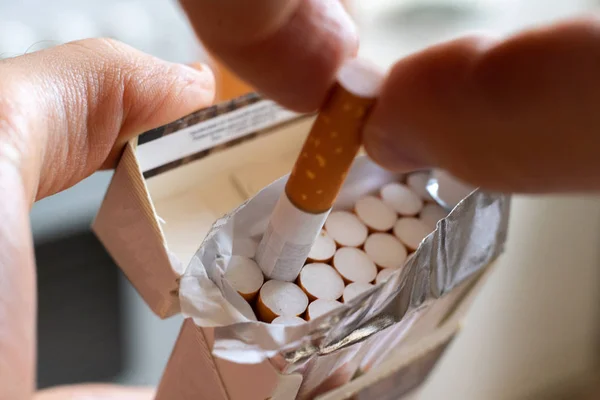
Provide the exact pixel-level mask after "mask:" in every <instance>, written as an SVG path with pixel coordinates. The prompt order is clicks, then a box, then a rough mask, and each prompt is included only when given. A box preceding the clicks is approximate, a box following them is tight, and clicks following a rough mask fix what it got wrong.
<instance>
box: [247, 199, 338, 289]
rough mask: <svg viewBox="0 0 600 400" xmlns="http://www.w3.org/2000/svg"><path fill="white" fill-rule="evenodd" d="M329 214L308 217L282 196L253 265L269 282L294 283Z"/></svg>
mask: <svg viewBox="0 0 600 400" xmlns="http://www.w3.org/2000/svg"><path fill="white" fill-rule="evenodd" d="M328 214H329V212H324V213H321V214H309V213H305V212H304V211H301V210H299V209H297V208H296V207H295V206H294V205H293V204H292V203H290V201H289V199H288V198H287V196H285V194H284V195H283V196H281V197H280V198H279V201H278V202H277V205H276V206H275V209H274V210H273V213H272V214H271V219H270V221H269V225H268V226H267V230H266V232H265V233H264V235H263V238H262V241H261V242H260V245H259V246H258V249H257V250H256V262H257V263H258V265H259V266H260V268H261V269H262V271H263V272H264V274H265V276H267V277H268V278H270V279H275V280H279V281H288V282H292V281H294V280H296V278H297V277H298V274H299V273H300V270H301V269H302V266H303V265H304V262H305V261H306V258H307V256H308V254H309V253H310V249H311V248H312V246H313V243H314V242H315V240H316V239H317V236H318V235H319V232H320V231H321V229H322V228H323V224H324V222H325V220H326V218H327V215H328Z"/></svg>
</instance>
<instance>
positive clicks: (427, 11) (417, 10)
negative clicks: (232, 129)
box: [0, 0, 600, 387]
mask: <svg viewBox="0 0 600 400" xmlns="http://www.w3.org/2000/svg"><path fill="white" fill-rule="evenodd" d="M345 3H347V5H348V8H349V9H350V10H351V12H352V14H353V16H354V18H355V20H356V21H357V24H358V26H359V29H360V30H361V35H362V36H361V37H362V45H361V46H362V47H361V53H362V54H363V55H364V56H367V57H369V58H371V59H373V60H374V61H376V62H377V63H379V64H381V65H382V66H385V67H387V66H389V65H391V64H392V63H393V62H394V60H397V59H398V58H399V57H402V56H404V55H407V54H410V53H411V52H414V51H417V50H419V49H420V48H423V47H424V46H427V45H430V44H433V43H436V42H439V41H442V40H446V39H449V38H452V37H455V36H459V35H462V34H465V33H472V32H476V31H490V32H493V33H496V34H500V35H505V34H510V33H511V32H514V31H517V30H520V29H523V28H525V27H527V26H531V25H535V24H540V23H545V22H550V21H553V20H556V19H559V18H562V17H566V16H570V15H575V14H578V13H584V12H586V11H590V10H593V9H595V8H598V7H600V1H598V0H349V1H346V2H345ZM100 36H102V37H112V38H116V39H118V40H121V41H123V42H126V43H128V44H130V45H132V46H134V47H136V48H139V49H140V50H143V51H145V52H148V53H151V54H153V55H156V56H158V57H161V58H164V59H167V60H170V61H176V62H185V63H189V62H194V61H208V60H209V58H208V55H207V54H206V53H205V52H204V51H203V49H202V47H201V46H200V44H199V43H198V41H197V40H196V38H195V36H194V34H193V31H192V29H191V28H190V26H189V24H188V22H187V20H186V18H185V16H184V15H183V13H182V12H181V10H180V9H179V7H178V5H177V4H176V2H175V1H172V0H102V1H100V0H0V58H7V57H14V56H17V55H19V54H23V53H26V52H32V51H36V50H40V49H43V48H48V47H51V46H55V45H58V44H60V43H64V42H68V41H71V40H76V39H82V38H87V37H100ZM219 76H220V77H221V78H222V79H223V81H222V82H221V83H222V86H221V93H220V95H219V98H221V99H225V98H227V97H230V96H232V95H235V94H240V93H239V92H243V91H245V90H247V89H248V88H247V87H245V86H243V85H242V86H239V85H238V83H236V82H235V81H234V79H235V78H232V77H231V76H230V75H228V74H227V72H226V71H224V70H220V75H219ZM232 82H233V83H232ZM227 85H230V86H231V87H234V89H231V90H229V91H228V89H227ZM110 178H111V173H110V172H102V173H97V174H95V175H93V176H92V177H90V178H88V179H86V180H85V181H83V182H82V183H80V184H79V185H77V186H76V187H74V188H72V189H70V190H68V191H66V192H64V193H61V194H58V195H56V196H53V197H51V198H48V199H45V200H43V201H40V202H39V203H37V204H36V205H35V206H34V207H33V210H32V212H31V224H32V229H33V233H34V239H35V245H36V257H37V263H38V277H39V278H38V280H39V291H40V294H39V328H38V329H39V332H38V337H39V370H38V384H39V386H40V387H47V386H50V385H56V384H64V383H75V382H82V381H116V382H122V383H127V384H150V385H155V384H156V383H158V381H159V379H160V376H161V373H162V370H163V368H164V366H165V363H166V361H167V359H168V357H169V354H170V351H171V348H172V346H173V344H174V341H175V339H176V336H177V333H178V331H179V327H180V324H181V318H180V317H173V318H170V319H168V320H166V321H160V320H159V319H158V318H157V317H155V316H154V315H153V314H152V313H151V312H150V311H149V310H148V309H147V307H146V306H145V305H144V303H143V302H142V301H141V299H140V298H139V296H138V295H137V293H135V291H134V290H133V289H132V287H131V286H130V285H129V283H128V282H127V280H126V279H125V278H124V277H123V276H122V275H121V274H120V272H119V271H118V268H117V267H116V266H115V265H114V264H113V263H112V261H111V259H110V257H109V256H108V255H107V254H106V253H105V251H104V250H103V248H102V247H101V245H100V244H99V243H98V241H97V240H96V239H95V237H94V236H93V235H92V234H91V233H90V230H89V226H90V224H91V221H92V219H93V218H94V215H95V213H96V211H97V209H98V207H99V205H100V203H101V201H102V198H103V195H104V192H105V190H106V188H107V186H108V183H109V181H110Z"/></svg>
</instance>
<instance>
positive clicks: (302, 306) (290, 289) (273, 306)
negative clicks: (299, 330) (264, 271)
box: [256, 280, 308, 322]
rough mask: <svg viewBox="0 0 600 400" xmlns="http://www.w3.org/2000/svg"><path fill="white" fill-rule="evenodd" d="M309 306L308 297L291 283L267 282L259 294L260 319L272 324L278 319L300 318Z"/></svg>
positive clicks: (258, 309) (258, 310)
mask: <svg viewBox="0 0 600 400" xmlns="http://www.w3.org/2000/svg"><path fill="white" fill-rule="evenodd" d="M307 306H308V297H306V294H305V293H304V292H303V291H302V289H300V288H299V287H298V286H296V285H295V284H293V283H291V282H283V281H275V280H271V281H267V282H265V284H264V285H263V286H262V288H261V289H260V292H259V293H258V301H257V304H256V308H257V312H258V318H260V320H261V321H263V322H272V321H273V320H274V319H275V318H277V317H298V316H300V315H301V314H302V313H304V311H306V307H307Z"/></svg>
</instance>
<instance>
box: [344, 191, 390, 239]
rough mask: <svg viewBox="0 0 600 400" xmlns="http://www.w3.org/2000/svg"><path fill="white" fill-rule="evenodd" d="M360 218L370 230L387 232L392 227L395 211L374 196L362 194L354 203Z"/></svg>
mask: <svg viewBox="0 0 600 400" xmlns="http://www.w3.org/2000/svg"><path fill="white" fill-rule="evenodd" d="M354 211H355V212H356V215H357V216H358V218H360V220H361V221H362V222H363V223H364V224H365V225H366V226H367V227H368V228H369V229H371V230H372V231H375V232H387V231H389V230H391V229H392V228H393V227H394V224H395V223H396V219H398V217H397V215H396V211H394V210H393V209H392V208H391V207H390V206H388V205H387V204H385V203H384V202H383V200H381V199H379V198H377V197H375V196H364V197H362V198H360V199H358V201H357V202H356V204H355V205H354Z"/></svg>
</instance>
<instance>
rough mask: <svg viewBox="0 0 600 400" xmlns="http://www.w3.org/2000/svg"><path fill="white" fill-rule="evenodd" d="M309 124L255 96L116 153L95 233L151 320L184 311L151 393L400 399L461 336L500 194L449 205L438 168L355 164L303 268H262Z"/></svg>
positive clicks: (497, 222)
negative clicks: (274, 273)
mask: <svg viewBox="0 0 600 400" xmlns="http://www.w3.org/2000/svg"><path fill="white" fill-rule="evenodd" d="M315 118H316V117H315V115H300V114H296V113H293V112H290V111H288V110H286V109H284V108H282V107H280V106H278V105H277V104H276V103H274V102H272V101H270V100H267V99H264V98H262V97H261V96H260V95H258V94H249V95H246V96H243V97H241V98H238V99H234V100H232V101H229V102H226V103H223V104H218V105H216V106H212V107H210V108H207V109H204V110H200V111H198V112H196V113H194V114H191V115H189V116H187V117H184V118H182V119H180V120H178V121H175V122H173V123H171V124H168V125H166V126H163V127H161V128H158V129H155V130H152V131H149V132H146V133H144V134H142V135H141V136H139V137H138V138H137V139H136V140H134V141H132V142H130V143H129V144H128V145H127V146H126V148H125V150H124V152H123V154H122V157H121V160H120V162H119V164H118V166H117V168H116V171H115V174H114V177H113V180H112V182H111V185H110V187H109V189H108V192H107V194H106V197H105V199H104V202H103V204H102V206H101V209H100V211H99V213H98V215H97V217H96V219H95V221H94V224H93V230H94V232H95V233H96V235H97V236H98V238H99V239H100V241H101V242H102V243H103V244H104V246H105V247H106V249H107V250H108V251H109V253H110V254H111V256H112V257H113V259H114V260H115V262H116V263H117V264H118V265H119V267H120V268H121V269H122V270H123V272H124V273H125V275H126V276H127V277H128V279H129V280H130V281H131V282H132V284H133V285H134V286H135V288H136V289H137V291H138V292H139V293H140V295H141V296H142V297H143V298H144V300H145V301H146V303H147V304H148V306H149V307H150V308H151V309H152V310H153V311H154V312H155V313H156V314H157V315H158V316H160V317H161V318H167V317H169V316H172V315H174V314H177V313H182V314H183V315H184V317H185V320H184V323H183V326H182V328H181V332H180V335H179V337H178V339H177V342H176V345H175V347H174V349H173V352H172V355H171V358H170V360H169V362H168V364H167V367H166V370H165V372H164V375H163V378H162V381H161V383H160V385H159V388H158V392H157V398H158V399H163V400H164V399H178V400H179V399H181V400H192V399H211V400H218V399H223V400H225V399H228V400H238V399H239V400H241V399H244V400H252V399H256V400H264V399H281V400H287V399H311V398H317V399H323V400H325V399H328V400H334V399H350V398H352V399H388V398H389V399H401V398H408V397H405V396H409V395H410V393H411V392H413V390H414V389H415V388H417V387H418V386H419V385H420V384H421V383H422V382H423V381H424V380H425V379H426V378H427V376H428V375H429V373H430V371H431V370H432V369H433V368H434V366H435V365H436V363H437V361H438V360H439V359H440V357H442V355H443V353H444V350H445V348H446V347H447V346H448V344H449V343H450V342H451V341H452V339H453V337H455V335H456V334H457V333H458V332H459V330H460V321H461V318H462V316H463V315H464V314H465V312H466V310H467V309H468V306H469V303H470V301H471V300H472V299H473V297H474V296H475V295H476V293H477V289H478V287H479V286H480V285H481V284H482V282H484V278H485V277H486V275H487V274H489V271H490V270H491V268H492V266H493V263H494V261H495V259H496V258H497V257H498V255H499V254H500V253H501V252H502V249H503V245H504V242H505V236H506V229H507V222H508V214H509V199H508V198H506V197H505V196H503V195H497V194H489V193H485V192H482V191H480V190H478V189H475V190H472V191H468V192H466V193H463V195H462V196H460V197H461V198H460V199H451V198H452V196H448V195H446V194H444V190H446V191H450V192H452V190H450V189H448V187H449V186H448V185H449V184H446V183H445V181H446V180H445V179H444V178H443V176H444V175H443V173H439V171H434V172H431V171H418V172H415V173H414V174H408V175H398V174H393V173H390V172H388V171H385V170H383V169H381V168H380V167H378V166H377V165H375V164H374V163H373V162H371V161H370V160H369V159H368V157H367V156H365V155H363V154H359V155H358V156H356V157H355V158H353V161H352V166H351V168H350V170H349V171H348V173H347V174H346V175H345V176H344V179H343V184H342V185H341V190H340V191H339V194H338V195H337V196H336V197H335V202H334V204H333V207H332V209H331V210H329V211H328V212H327V213H326V215H325V216H324V217H323V218H322V230H321V231H320V232H319V235H318V237H317V238H316V240H315V241H314V242H312V243H311V246H310V253H309V256H308V258H307V260H306V261H303V264H301V267H302V269H301V270H300V272H299V273H298V274H294V276H292V277H291V278H289V279H280V280H278V279H271V278H269V274H263V273H262V272H263V271H264V270H261V269H260V268H259V267H258V266H257V262H256V260H257V258H258V257H257V252H261V251H262V254H263V255H264V254H265V252H266V251H267V250H265V249H264V248H263V249H262V250H261V240H262V239H264V235H265V232H267V233H268V234H269V235H274V233H273V232H272V230H273V227H272V226H271V223H270V221H271V220H270V218H271V216H272V215H274V211H275V210H276V209H277V208H278V207H281V205H280V201H281V200H280V198H281V195H282V193H283V192H284V191H285V190H286V189H285V185H286V182H288V180H289V179H290V176H291V175H293V174H294V173H304V171H300V172H298V171H292V168H293V167H294V160H297V159H300V158H301V157H302V154H304V153H303V150H302V149H303V147H302V146H303V145H305V143H306V140H307V135H308V134H309V132H310V131H311V128H312V127H313V126H314V123H315ZM340 134H341V132H340ZM336 149H337V148H334V147H332V150H331V151H332V153H331V154H335V152H336V151H337V150H336ZM319 157H321V159H319ZM315 162H316V163H317V164H315V165H317V166H318V165H322V166H323V165H325V164H327V165H328V164H329V163H334V162H335V160H333V159H332V158H331V157H329V156H327V155H324V156H318V157H316V161H315ZM315 168H316V167H315ZM290 172H291V174H290ZM310 174H311V172H310V171H309V172H307V173H306V175H307V176H308V179H312V178H311V176H310ZM307 190H313V191H315V192H317V191H319V190H326V188H324V189H320V188H316V187H307ZM455 192H456V191H454V193H455ZM298 193H299V194H298V196H305V194H304V193H303V192H302V191H298ZM445 199H446V200H447V199H451V200H449V201H445ZM293 218H294V216H293V215H292V216H290V217H289V218H287V217H284V218H280V220H279V222H278V224H279V227H276V228H277V229H285V225H286V224H291V223H292V222H293V221H292V219H293ZM282 221H283V222H282ZM281 225H284V226H283V227H281ZM277 229H275V230H277ZM269 232H270V233H269ZM284 267H285V265H284Z"/></svg>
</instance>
